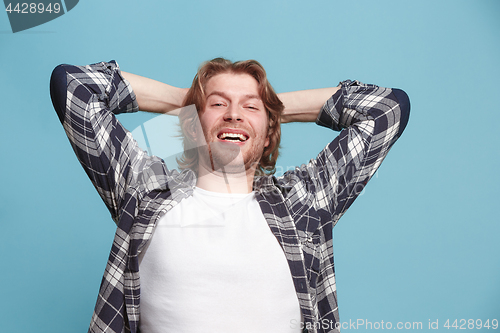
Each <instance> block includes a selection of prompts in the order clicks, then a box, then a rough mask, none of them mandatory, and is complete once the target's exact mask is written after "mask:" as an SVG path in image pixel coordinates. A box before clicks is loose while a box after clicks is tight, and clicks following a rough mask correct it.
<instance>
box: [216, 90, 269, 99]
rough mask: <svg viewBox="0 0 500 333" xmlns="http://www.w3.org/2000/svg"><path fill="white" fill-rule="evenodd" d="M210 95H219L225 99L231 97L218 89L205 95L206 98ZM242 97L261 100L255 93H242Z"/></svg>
mask: <svg viewBox="0 0 500 333" xmlns="http://www.w3.org/2000/svg"><path fill="white" fill-rule="evenodd" d="M212 95H216V96H220V97H222V98H225V99H227V100H230V99H231V98H229V96H228V95H227V94H226V93H225V92H223V91H218V90H216V91H212V92H211V93H210V95H208V96H207V99H208V98H209V97H210V96H212ZM243 98H245V99H258V100H262V99H261V98H260V96H259V95H255V94H247V95H244V96H243Z"/></svg>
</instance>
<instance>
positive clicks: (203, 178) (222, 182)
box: [196, 164, 255, 193]
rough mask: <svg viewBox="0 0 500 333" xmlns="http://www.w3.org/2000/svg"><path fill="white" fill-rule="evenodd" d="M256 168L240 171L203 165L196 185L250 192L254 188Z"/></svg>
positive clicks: (211, 189)
mask: <svg viewBox="0 0 500 333" xmlns="http://www.w3.org/2000/svg"><path fill="white" fill-rule="evenodd" d="M254 175H255V168H249V169H248V170H242V171H239V172H226V171H225V170H224V169H222V170H217V171H213V170H210V169H208V168H206V167H204V166H203V165H201V164H200V165H199V167H198V180H197V183H196V186H198V187H199V188H202V189H204V190H207V191H212V192H220V193H250V192H252V189H253V178H254Z"/></svg>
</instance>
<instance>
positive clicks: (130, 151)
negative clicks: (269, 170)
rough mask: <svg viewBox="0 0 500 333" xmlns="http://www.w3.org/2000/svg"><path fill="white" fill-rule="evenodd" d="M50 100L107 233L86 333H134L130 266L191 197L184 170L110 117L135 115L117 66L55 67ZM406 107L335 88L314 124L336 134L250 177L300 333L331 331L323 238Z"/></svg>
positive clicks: (380, 95) (328, 253)
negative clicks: (298, 160)
mask: <svg viewBox="0 0 500 333" xmlns="http://www.w3.org/2000/svg"><path fill="white" fill-rule="evenodd" d="M50 88H51V96H52V101H53V104H54V108H55V109H56V111H57V114H58V116H59V119H60V120H61V122H62V124H63V126H64V129H65V131H66V134H67V136H68V138H69V140H70V143H71V145H72V147H73V150H74V151H75V153H76V155H77V157H78V159H79V161H80V163H81V164H82V166H83V168H84V169H85V171H86V173H87V175H88V176H89V178H90V180H91V181H92V183H93V184H94V186H95V188H96V189H97V191H98V192H99V194H100V196H101V198H102V199H103V200H104V203H105V204H106V206H107V207H108V209H109V211H110V212H111V216H112V218H113V220H114V221H115V222H116V224H117V229H116V234H115V237H114V241H113V246H112V249H111V253H110V255H109V259H108V262H107V266H106V270H105V272H104V276H103V279H102V282H101V287H100V291H99V296H98V300H97V304H96V307H95V310H94V314H93V316H92V321H91V325H90V328H89V332H138V324H139V318H140V307H139V304H140V282H139V260H138V256H139V253H140V252H141V250H142V249H143V248H144V245H145V244H146V243H147V242H148V240H149V239H150V238H151V236H152V234H153V230H154V228H155V225H156V223H157V221H158V219H159V217H161V216H162V215H163V214H165V213H166V212H168V211H169V210H170V209H172V207H174V206H175V205H176V204H178V203H179V202H180V201H181V200H182V199H184V198H186V197H188V196H190V195H192V193H193V188H194V187H195V185H196V176H195V173H194V172H193V171H192V170H184V171H183V172H178V171H177V170H169V169H168V168H167V166H166V165H165V163H164V162H163V160H161V159H159V158H157V157H155V156H148V155H147V154H146V153H145V152H144V151H143V150H142V149H140V148H139V146H138V145H137V143H136V142H135V141H134V139H133V137H132V135H131V134H130V132H128V131H127V130H126V129H124V128H123V127H122V125H121V124H120V122H119V121H118V120H117V119H116V117H115V114H119V113H122V112H135V111H138V104H137V102H136V99H135V95H134V92H133V91H132V88H131V86H130V84H129V83H128V82H127V81H126V80H124V79H123V78H122V76H121V72H120V70H119V67H118V65H117V64H116V63H115V62H114V61H112V62H110V63H104V62H103V63H99V64H94V65H89V66H85V67H79V66H69V65H61V66H58V67H56V69H55V70H54V72H53V73H52V77H51V87H50ZM408 115H409V100H408V97H407V96H406V94H405V93H404V92H402V91H401V90H397V89H387V88H380V87H377V86H375V85H366V84H362V83H360V82H357V81H345V82H342V83H341V89H339V90H338V91H337V92H336V93H335V94H334V95H333V96H332V97H331V98H330V99H329V100H328V101H327V102H326V103H325V105H324V106H323V108H322V110H321V112H320V114H319V116H318V119H317V123H318V124H319V125H322V126H326V127H329V128H331V129H333V130H337V131H340V130H341V132H340V134H339V135H338V136H337V137H336V138H335V139H334V140H333V141H332V142H331V143H329V144H328V145H327V146H326V147H325V148H324V150H323V151H321V152H320V153H319V155H318V156H317V157H316V158H315V159H313V160H311V161H310V162H309V163H308V164H304V165H302V166H300V167H297V168H296V169H295V170H293V171H289V172H286V173H285V174H284V175H283V176H281V177H274V176H264V177H258V178H256V179H255V182H254V191H255V192H256V197H257V200H258V202H259V204H260V207H261V209H262V212H263V214H264V217H265V218H266V220H267V223H268V224H269V227H270V229H271V231H272V232H273V234H274V235H275V236H276V238H277V240H278V242H279V244H280V245H281V247H282V249H283V251H284V253H285V256H286V258H287V260H288V264H289V267H290V272H291V274H292V277H293V282H294V285H295V289H296V292H297V297H298V300H299V304H300V307H301V310H302V315H303V318H304V326H305V328H308V331H309V332H330V331H336V329H335V323H337V322H339V317H338V308H337V296H336V285H335V273H334V264H333V243H332V228H333V227H334V226H335V224H336V223H337V221H338V220H339V218H340V217H341V216H342V215H343V214H344V212H345V211H346V210H347V208H349V206H350V205H351V204H352V203H353V201H354V200H355V198H356V197H357V196H358V194H359V193H360V192H361V191H362V189H363V188H364V186H365V185H366V183H367V182H368V180H369V179H370V177H371V176H372V175H373V174H374V173H375V171H376V169H377V168H378V166H379V165H380V163H381V162H382V160H383V159H384V157H385V156H386V155H387V153H388V151H389V148H390V147H391V146H392V144H393V143H394V142H395V141H396V139H397V138H398V137H399V136H400V135H401V133H402V131H403V129H404V127H405V126H406V122H407V121H408Z"/></svg>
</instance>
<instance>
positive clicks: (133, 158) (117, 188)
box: [50, 61, 147, 222]
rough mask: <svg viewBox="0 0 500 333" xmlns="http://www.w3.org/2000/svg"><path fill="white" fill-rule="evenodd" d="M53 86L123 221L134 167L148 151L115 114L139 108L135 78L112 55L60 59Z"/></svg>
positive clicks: (76, 143)
mask: <svg viewBox="0 0 500 333" xmlns="http://www.w3.org/2000/svg"><path fill="white" fill-rule="evenodd" d="M50 88H51V96H52V101H53V104H54V108H55V109H56V111H57V114H58V116H59V119H60V120H61V122H62V124H63V126H64V129H65V131H66V134H67V136H68V138H69V141H70V143H71V146H72V147H73V150H74V151H75V154H76V156H77V157H78V160H79V161H80V163H81V164H82V166H83V168H84V169H85V172H86V173H87V175H88V177H89V178H90V180H91V181H92V183H93V184H94V186H95V188H96V189H97V192H99V195H100V196H101V198H102V200H103V201H104V203H105V204H106V206H107V207H108V209H109V211H110V212H111V216H112V217H113V220H114V221H115V222H118V220H119V215H120V207H121V206H122V205H123V203H124V200H125V195H126V192H127V191H126V189H127V187H128V186H130V184H131V182H132V181H133V179H134V172H133V170H134V168H135V169H137V164H140V163H144V160H145V159H146V156H147V155H146V154H145V153H144V152H143V151H142V150H141V149H140V148H139V147H138V145H137V143H136V142H135V141H134V140H133V138H132V135H131V134H130V132H128V131H127V130H126V129H124V128H123V127H122V125H121V124H120V122H119V121H118V120H117V119H116V118H115V114H119V113H122V112H134V111H138V105H137V102H136V99H135V95H134V92H133V91H132V88H131V86H130V84H129V83H128V82H127V81H125V80H124V79H123V78H122V77H121V73H120V70H119V67H118V65H117V64H116V63H115V62H114V61H111V62H109V63H104V62H102V63H98V64H93V65H88V66H71V65H60V66H58V67H56V68H55V69H54V71H53V73H52V78H51V87H50Z"/></svg>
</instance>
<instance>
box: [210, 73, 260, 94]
mask: <svg viewBox="0 0 500 333" xmlns="http://www.w3.org/2000/svg"><path fill="white" fill-rule="evenodd" d="M213 92H222V93H224V94H227V95H232V96H235V97H236V96H240V95H248V94H251V95H260V94H259V84H258V82H257V80H256V79H255V78H254V77H252V76H251V75H249V74H245V73H242V74H235V73H222V74H217V75H215V76H214V77H212V78H210V79H209V80H208V82H207V84H206V87H205V93H206V95H207V97H208V96H210V94H212V93H213Z"/></svg>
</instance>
